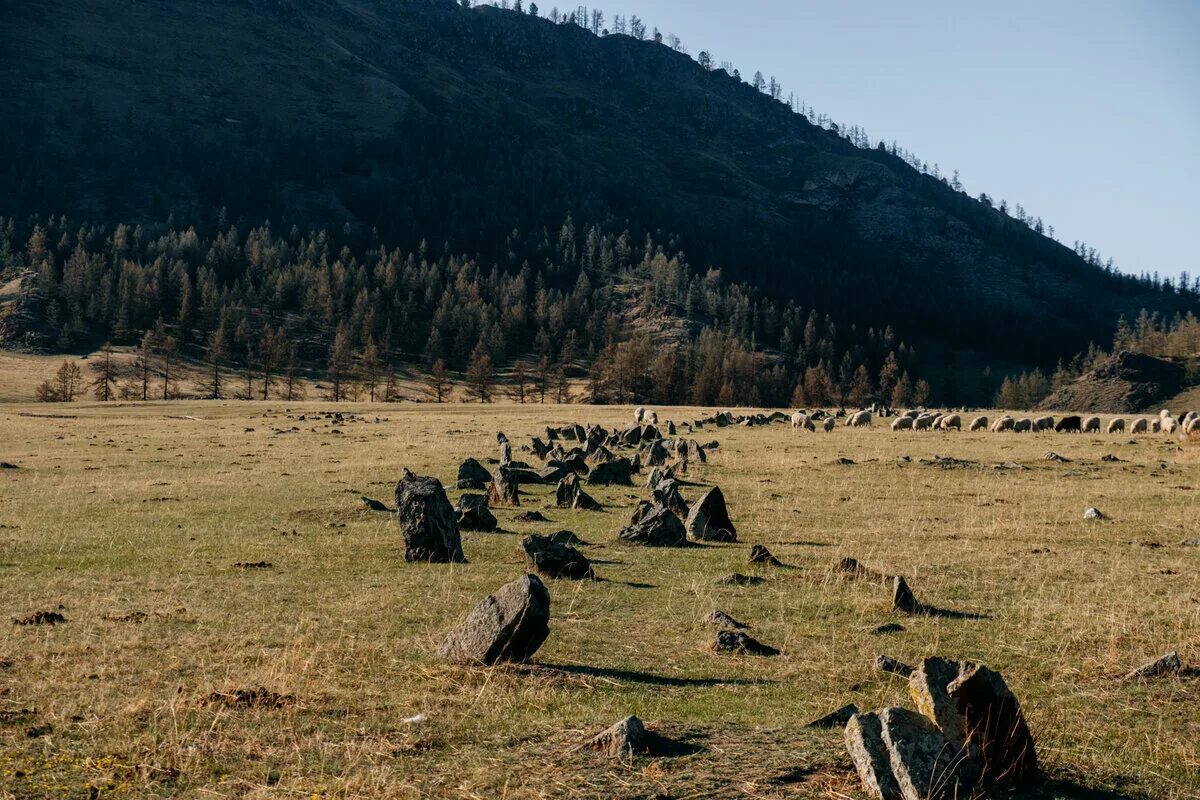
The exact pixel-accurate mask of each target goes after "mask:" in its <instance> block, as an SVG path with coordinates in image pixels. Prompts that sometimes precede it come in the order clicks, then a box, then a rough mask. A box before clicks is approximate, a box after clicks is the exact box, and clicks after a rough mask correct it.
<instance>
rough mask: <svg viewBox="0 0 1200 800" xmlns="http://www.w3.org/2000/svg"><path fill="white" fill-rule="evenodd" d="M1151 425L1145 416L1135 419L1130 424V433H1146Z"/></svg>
mask: <svg viewBox="0 0 1200 800" xmlns="http://www.w3.org/2000/svg"><path fill="white" fill-rule="evenodd" d="M1149 427H1150V423H1149V422H1147V421H1146V420H1145V419H1144V418H1142V419H1135V420H1134V421H1133V424H1132V425H1130V426H1129V432H1130V433H1145V432H1146V431H1147V430H1148V429H1149Z"/></svg>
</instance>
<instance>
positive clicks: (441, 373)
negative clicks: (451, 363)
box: [423, 358, 454, 403]
mask: <svg viewBox="0 0 1200 800" xmlns="http://www.w3.org/2000/svg"><path fill="white" fill-rule="evenodd" d="M423 382H424V384H425V392H426V394H428V395H429V396H430V397H431V398H433V401H434V402H435V403H444V402H446V399H447V398H448V397H449V396H450V390H451V388H452V387H453V385H454V384H453V382H452V381H451V380H450V373H449V371H448V370H447V369H446V362H445V361H442V359H440V358H439V359H437V360H436V361H434V362H433V366H432V367H430V368H429V374H428V375H426V376H425V378H424V380H423Z"/></svg>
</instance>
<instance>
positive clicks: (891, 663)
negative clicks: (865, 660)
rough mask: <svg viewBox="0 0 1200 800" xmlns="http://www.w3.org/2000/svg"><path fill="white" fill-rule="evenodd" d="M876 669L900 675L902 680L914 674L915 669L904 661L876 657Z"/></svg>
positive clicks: (887, 657)
mask: <svg viewBox="0 0 1200 800" xmlns="http://www.w3.org/2000/svg"><path fill="white" fill-rule="evenodd" d="M874 666H875V669H877V670H879V671H880V672H887V673H890V674H892V675H899V676H900V677H901V678H907V677H909V676H910V675H912V674H913V668H912V667H910V666H909V665H908V664H905V663H904V662H903V661H898V660H896V659H894V658H892V657H891V656H875V662H874Z"/></svg>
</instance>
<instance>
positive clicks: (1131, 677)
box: [1125, 651, 1183, 681]
mask: <svg viewBox="0 0 1200 800" xmlns="http://www.w3.org/2000/svg"><path fill="white" fill-rule="evenodd" d="M1181 669H1183V662H1182V661H1180V659H1179V653H1177V652H1175V651H1172V652H1170V653H1167V654H1166V655H1164V656H1161V657H1159V658H1156V659H1154V660H1153V661H1151V662H1150V663H1149V664H1143V665H1142V666H1140V667H1138V668H1137V669H1135V670H1133V671H1132V672H1130V673H1129V674H1128V675H1126V676H1125V680H1127V681H1148V680H1152V679H1154V678H1161V677H1162V676H1163V675H1170V674H1171V673H1173V672H1179V671H1180V670H1181Z"/></svg>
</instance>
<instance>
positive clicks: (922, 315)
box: [0, 0, 1195, 365]
mask: <svg viewBox="0 0 1200 800" xmlns="http://www.w3.org/2000/svg"><path fill="white" fill-rule="evenodd" d="M8 6H9V8H8V9H7V10H6V14H7V15H8V16H9V18H10V21H9V24H7V25H6V26H4V28H3V30H0V37H2V38H0V81H2V82H3V84H4V85H5V86H9V87H12V89H13V91H12V92H10V93H8V94H7V96H6V98H5V99H4V100H0V103H3V110H4V111H5V112H6V116H7V117H9V118H10V119H13V120H14V121H15V124H13V125H11V126H4V127H3V129H0V181H2V182H3V183H4V184H5V185H7V186H9V187H11V189H12V191H10V192H7V193H5V194H4V195H3V196H0V214H4V215H9V216H15V217H18V218H21V217H24V216H25V215H27V214H30V213H33V212H42V213H54V214H58V213H64V212H65V213H68V214H70V215H72V217H82V218H86V219H88V220H92V221H97V222H111V221H117V220H136V221H162V220H165V219H166V218H167V217H168V216H169V215H171V214H175V215H176V218H177V219H184V220H188V221H192V220H195V221H197V222H199V223H201V224H203V223H204V222H215V221H216V218H217V215H218V211H219V209H222V208H224V209H226V214H227V216H228V218H229V219H237V218H245V219H247V220H248V221H249V222H258V221H260V220H262V219H264V218H269V219H271V220H272V222H273V223H275V224H276V226H277V227H278V226H279V225H280V223H286V224H292V223H296V224H301V225H311V224H319V225H330V226H334V225H342V224H347V223H348V224H349V225H350V226H351V228H353V227H355V226H361V227H363V228H374V229H377V230H378V231H379V232H380V233H381V235H382V236H383V237H384V239H385V240H388V241H391V242H394V243H396V244H397V245H399V246H402V247H414V246H416V244H417V243H418V242H420V241H421V240H422V239H425V240H429V241H435V242H442V241H445V242H449V243H451V247H452V248H454V249H457V250H459V251H466V252H472V253H479V254H480V255H481V256H482V257H484V258H485V259H487V258H490V259H494V260H495V261H498V262H499V261H502V260H503V259H502V256H503V253H504V242H505V239H506V237H507V235H508V234H509V233H510V232H511V231H513V230H521V231H536V230H539V229H542V228H547V229H550V230H553V229H554V228H555V227H557V226H558V225H559V224H560V223H561V220H562V219H563V218H564V215H565V214H566V213H568V212H569V213H571V214H572V215H573V216H574V217H575V218H576V219H581V220H585V221H594V222H604V221H607V220H615V221H618V222H619V223H623V224H627V225H628V226H629V227H630V229H631V230H632V231H633V232H634V233H635V234H636V233H638V232H654V231H663V232H666V233H667V234H672V235H677V236H678V237H679V242H680V246H681V247H683V248H684V249H686V250H687V252H688V254H689V256H690V260H691V262H692V263H693V264H696V265H697V266H706V265H708V264H713V265H716V266H719V267H721V268H722V269H723V270H724V271H725V273H726V274H727V275H729V276H731V277H734V278H736V279H739V280H744V281H748V282H750V283H753V284H755V285H757V286H758V287H760V288H762V289H763V290H764V291H765V292H767V293H770V294H774V295H777V296H781V297H795V298H797V299H798V300H799V301H801V302H804V303H805V304H807V305H809V306H817V307H820V308H823V309H826V310H829V311H832V312H835V313H836V314H838V316H839V317H840V318H843V319H848V320H851V321H857V322H859V323H861V324H864V325H865V324H879V323H880V322H881V321H882V322H888V323H891V324H893V325H895V326H896V327H897V328H898V329H899V330H901V331H902V332H903V333H904V334H905V335H906V336H907V337H909V338H910V340H911V339H915V340H916V341H917V342H918V346H919V347H923V348H925V350H926V352H930V351H932V352H935V353H943V352H944V353H945V354H946V360H947V362H948V363H980V362H981V361H983V360H987V361H1000V362H1003V363H1008V364H1021V365H1034V364H1043V365H1045V364H1049V363H1052V362H1053V360H1054V359H1056V358H1058V357H1060V356H1063V355H1069V354H1071V353H1074V352H1076V351H1078V350H1080V349H1083V348H1084V347H1086V345H1087V344H1088V342H1089V341H1091V340H1097V341H1102V342H1103V341H1107V339H1108V337H1109V336H1110V335H1111V330H1112V326H1113V323H1114V321H1115V320H1116V318H1117V316H1118V315H1119V314H1121V313H1124V314H1127V315H1133V314H1134V313H1136V311H1137V310H1138V309H1139V308H1142V307H1149V308H1154V309H1157V310H1160V311H1163V312H1164V313H1167V314H1169V313H1172V312H1173V311H1175V310H1178V309H1181V308H1184V307H1186V306H1189V305H1191V306H1193V307H1194V306H1195V301H1194V298H1191V297H1189V298H1181V297H1179V296H1176V295H1174V294H1169V293H1164V292H1159V291H1157V290H1153V289H1151V288H1150V287H1148V286H1146V285H1144V284H1141V283H1139V282H1137V281H1133V280H1131V279H1125V278H1121V277H1117V276H1113V275H1110V274H1107V273H1105V272H1104V271H1103V270H1100V269H1098V268H1095V267H1093V266H1090V265H1088V264H1086V263H1085V262H1084V261H1083V260H1081V259H1080V258H1079V257H1077V256H1076V255H1075V254H1074V253H1073V252H1071V251H1070V250H1069V249H1068V248H1065V247H1062V246H1061V245H1059V244H1057V243H1055V242H1052V241H1050V240H1048V239H1046V238H1044V237H1042V236H1040V235H1038V234H1035V233H1034V232H1032V231H1030V230H1029V229H1028V228H1027V227H1026V226H1025V225H1023V224H1022V223H1019V222H1017V221H1015V220H1012V219H1009V218H1008V217H1007V216H1005V215H1003V214H1001V213H1000V212H998V211H995V210H992V209H991V208H988V207H985V206H984V205H982V204H980V203H979V202H977V201H974V200H972V199H970V198H968V197H966V196H964V195H962V194H959V193H956V192H954V191H952V190H951V189H950V188H949V187H947V186H945V185H944V184H943V183H941V182H940V181H937V180H935V179H933V178H931V177H929V176H925V175H921V174H919V173H917V172H915V171H914V170H912V169H911V168H909V167H908V165H906V164H905V163H904V162H903V161H901V160H900V159H898V158H896V157H894V156H892V155H890V154H888V153H886V152H882V151H876V150H862V149H859V148H856V147H854V146H852V145H851V144H849V143H848V142H846V141H845V140H843V139H842V138H840V137H838V136H836V135H835V134H832V133H830V132H827V131H824V130H821V129H819V128H817V127H814V126H813V125H810V124H809V123H808V122H807V121H806V120H805V119H803V118H802V117H800V116H798V115H796V114H793V113H791V111H790V110H789V109H788V108H787V107H786V106H784V105H783V104H781V103H778V102H775V101H773V100H771V99H770V98H769V97H766V96H765V95H762V94H760V93H759V92H756V91H755V90H754V89H752V88H751V87H749V86H747V85H745V84H743V83H741V82H740V81H737V80H735V79H733V78H732V77H730V76H728V75H726V74H725V73H724V72H722V71H714V72H707V71H705V70H703V69H701V68H700V67H699V66H698V65H697V64H695V63H694V62H693V61H691V60H690V59H689V58H687V57H686V56H684V55H681V54H679V53H676V52H674V51H672V50H670V49H669V48H667V47H664V46H662V45H658V44H654V43H652V42H641V41H635V40H633V39H631V38H629V37H626V36H608V37H595V36H593V35H591V34H590V33H588V32H586V31H584V30H583V29H581V28H578V27H576V26H573V25H554V24H551V23H550V22H549V21H547V20H542V19H535V18H531V17H529V16H527V15H518V14H516V13H514V12H506V11H500V10H497V9H494V8H490V7H481V8H475V9H469V10H468V9H463V8H461V7H460V6H458V5H457V4H455V3H453V2H450V0H441V1H437V2H434V1H433V0H428V1H421V0H409V1H408V2H387V1H386V0H214V2H209V3H203V4H198V3H190V2H161V3H160V2H125V1H124V0H122V1H121V2H118V0H99V1H98V2H84V1H83V0H50V1H49V2H44V1H40V0H16V2H15V3H9V4H8Z"/></svg>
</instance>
